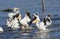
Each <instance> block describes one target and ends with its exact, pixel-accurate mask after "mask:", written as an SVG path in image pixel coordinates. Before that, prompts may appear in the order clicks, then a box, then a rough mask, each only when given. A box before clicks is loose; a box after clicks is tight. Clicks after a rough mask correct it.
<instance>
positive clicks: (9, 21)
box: [6, 7, 21, 27]
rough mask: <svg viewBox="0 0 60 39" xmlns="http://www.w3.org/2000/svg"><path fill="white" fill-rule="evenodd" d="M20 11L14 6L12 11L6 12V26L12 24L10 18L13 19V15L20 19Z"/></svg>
mask: <svg viewBox="0 0 60 39" xmlns="http://www.w3.org/2000/svg"><path fill="white" fill-rule="evenodd" d="M19 13H20V11H19V8H16V7H15V8H14V13H9V14H8V17H9V18H8V20H7V23H6V25H7V26H8V27H11V25H12V23H11V22H12V20H13V18H15V17H17V19H19V20H20V19H21V14H19Z"/></svg>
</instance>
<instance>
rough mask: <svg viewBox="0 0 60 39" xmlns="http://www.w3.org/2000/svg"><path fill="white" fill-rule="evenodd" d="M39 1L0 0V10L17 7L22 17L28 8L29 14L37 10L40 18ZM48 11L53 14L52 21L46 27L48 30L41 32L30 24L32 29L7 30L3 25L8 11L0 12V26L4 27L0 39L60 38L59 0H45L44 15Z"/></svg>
mask: <svg viewBox="0 0 60 39" xmlns="http://www.w3.org/2000/svg"><path fill="white" fill-rule="evenodd" d="M41 1H42V0H0V10H2V9H6V8H14V7H19V8H20V9H21V14H22V18H23V17H24V15H25V10H29V11H30V12H31V15H32V14H33V13H35V12H38V13H39V17H40V18H42V8H41V7H42V5H41V3H42V2H41ZM49 12H50V13H51V15H52V16H53V17H52V21H53V23H52V25H51V26H49V27H48V29H49V30H50V31H49V32H41V31H39V30H38V29H37V28H36V26H32V25H31V26H32V27H34V29H31V30H27V31H25V30H24V31H21V30H20V29H18V30H14V31H12V30H11V31H9V28H6V26H5V24H6V20H7V17H8V16H7V14H8V13H5V12H0V26H1V27H3V28H4V32H3V33H0V39H60V18H59V17H60V0H45V15H47V14H48V13H49ZM54 15H56V16H54Z"/></svg>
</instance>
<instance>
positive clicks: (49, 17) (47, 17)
mask: <svg viewBox="0 0 60 39" xmlns="http://www.w3.org/2000/svg"><path fill="white" fill-rule="evenodd" d="M45 19H46V25H51V24H52V20H51V15H50V13H49V14H48V16H46V18H45ZM46 27H47V26H46Z"/></svg>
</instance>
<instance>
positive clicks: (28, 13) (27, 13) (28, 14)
mask: <svg viewBox="0 0 60 39" xmlns="http://www.w3.org/2000/svg"><path fill="white" fill-rule="evenodd" d="M26 15H27V16H28V17H29V18H30V19H31V16H30V12H29V11H27V12H26Z"/></svg>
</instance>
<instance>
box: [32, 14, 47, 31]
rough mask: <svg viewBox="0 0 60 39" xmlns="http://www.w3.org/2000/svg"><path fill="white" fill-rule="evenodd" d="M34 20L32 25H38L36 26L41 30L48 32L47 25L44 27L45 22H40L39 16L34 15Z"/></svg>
mask: <svg viewBox="0 0 60 39" xmlns="http://www.w3.org/2000/svg"><path fill="white" fill-rule="evenodd" d="M33 19H34V21H32V23H36V26H37V28H38V29H39V30H43V31H45V30H46V27H45V26H46V25H44V22H43V21H42V22H41V21H40V19H39V16H38V14H34V18H33Z"/></svg>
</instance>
